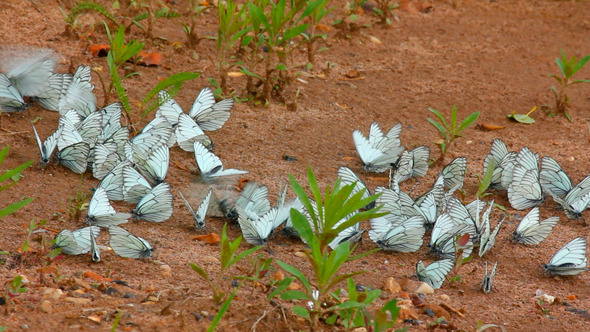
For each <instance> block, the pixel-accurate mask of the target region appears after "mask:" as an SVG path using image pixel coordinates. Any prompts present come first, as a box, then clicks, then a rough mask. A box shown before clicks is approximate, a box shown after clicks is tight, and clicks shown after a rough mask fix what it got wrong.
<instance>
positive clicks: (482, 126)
mask: <svg viewBox="0 0 590 332" xmlns="http://www.w3.org/2000/svg"><path fill="white" fill-rule="evenodd" d="M504 128H506V127H504V126H498V125H495V124H491V123H482V124H480V125H477V129H482V130H500V129H504Z"/></svg>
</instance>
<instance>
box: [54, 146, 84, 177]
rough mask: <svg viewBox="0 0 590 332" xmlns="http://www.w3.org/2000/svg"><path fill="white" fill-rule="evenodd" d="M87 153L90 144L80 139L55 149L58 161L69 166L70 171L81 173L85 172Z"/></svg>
mask: <svg viewBox="0 0 590 332" xmlns="http://www.w3.org/2000/svg"><path fill="white" fill-rule="evenodd" d="M89 155H90V145H88V143H86V142H83V141H82V142H78V143H75V144H71V145H68V146H66V147H65V148H63V149H61V150H59V151H57V153H56V158H57V162H58V163H60V164H61V165H63V166H65V167H67V168H69V169H70V170H71V171H72V172H74V173H78V174H82V173H84V172H86V168H87V166H88V156H89Z"/></svg>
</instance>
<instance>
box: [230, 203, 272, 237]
mask: <svg viewBox="0 0 590 332" xmlns="http://www.w3.org/2000/svg"><path fill="white" fill-rule="evenodd" d="M236 211H237V213H238V222H239V223H240V228H241V229H242V234H243V235H244V239H246V241H247V242H248V243H250V244H252V245H256V246H261V245H265V244H266V241H267V240H268V237H269V236H270V234H271V233H272V230H273V220H275V218H276V214H277V212H278V209H277V208H276V207H274V208H272V209H270V210H269V211H268V212H266V213H265V214H264V215H262V216H261V217H259V218H257V219H250V217H249V216H248V215H247V214H246V213H245V212H244V210H243V209H242V207H240V206H236Z"/></svg>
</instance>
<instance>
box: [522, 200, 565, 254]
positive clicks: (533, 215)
mask: <svg viewBox="0 0 590 332" xmlns="http://www.w3.org/2000/svg"><path fill="white" fill-rule="evenodd" d="M558 222H559V217H551V218H547V219H545V220H543V221H540V218H539V207H534V208H533V209H532V210H531V211H529V213H527V215H526V216H524V218H522V220H521V221H520V224H518V227H517V228H516V231H514V233H513V236H512V239H513V240H514V241H515V242H519V243H522V244H529V245H535V244H539V243H541V241H543V240H545V238H546V237H547V236H548V235H549V233H551V231H552V230H553V228H554V227H555V226H556V225H557V223H558Z"/></svg>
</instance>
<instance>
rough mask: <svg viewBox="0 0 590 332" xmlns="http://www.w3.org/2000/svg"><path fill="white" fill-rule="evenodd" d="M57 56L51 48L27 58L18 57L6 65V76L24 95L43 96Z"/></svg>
mask: <svg viewBox="0 0 590 332" xmlns="http://www.w3.org/2000/svg"><path fill="white" fill-rule="evenodd" d="M56 58H57V57H56V56H55V55H54V54H53V52H52V51H50V50H39V51H36V52H33V54H32V55H29V56H27V57H25V58H16V59H15V60H13V61H12V62H10V63H9V64H7V65H6V67H7V69H8V70H7V72H6V77H8V78H9V79H10V81H11V82H12V84H13V85H14V87H15V88H16V89H17V90H18V91H19V92H20V94H21V95H22V96H27V97H38V96H41V95H43V92H45V90H46V89H47V86H48V84H49V83H48V81H49V77H51V75H52V74H53V69H54V68H55V64H56V62H57V61H56Z"/></svg>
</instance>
